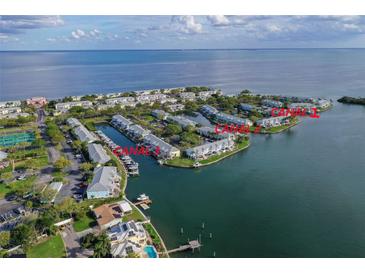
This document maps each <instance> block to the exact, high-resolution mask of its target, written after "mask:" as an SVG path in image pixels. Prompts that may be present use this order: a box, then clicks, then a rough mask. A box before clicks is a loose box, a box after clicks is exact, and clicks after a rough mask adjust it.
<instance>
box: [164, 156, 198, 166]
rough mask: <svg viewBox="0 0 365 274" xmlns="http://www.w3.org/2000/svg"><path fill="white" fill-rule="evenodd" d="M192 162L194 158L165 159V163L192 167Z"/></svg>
mask: <svg viewBox="0 0 365 274" xmlns="http://www.w3.org/2000/svg"><path fill="white" fill-rule="evenodd" d="M194 163H195V160H192V159H189V158H174V159H171V160H167V161H166V164H167V165H172V166H180V167H192V166H193V164H194Z"/></svg>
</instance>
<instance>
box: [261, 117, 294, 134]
mask: <svg viewBox="0 0 365 274" xmlns="http://www.w3.org/2000/svg"><path fill="white" fill-rule="evenodd" d="M298 122H299V120H298V119H297V118H296V119H294V120H293V121H292V122H291V123H290V124H289V125H283V126H278V127H272V128H269V129H267V130H262V131H261V133H279V132H282V131H284V130H286V129H288V128H291V127H293V126H295V125H296V124H297V123H298Z"/></svg>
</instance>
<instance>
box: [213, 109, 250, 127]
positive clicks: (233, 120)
mask: <svg viewBox="0 0 365 274" xmlns="http://www.w3.org/2000/svg"><path fill="white" fill-rule="evenodd" d="M215 118H216V119H217V120H218V122H221V123H227V124H234V125H239V126H241V125H249V126H252V124H253V123H252V121H250V120H249V119H243V118H239V117H236V116H233V115H230V114H226V113H223V112H219V113H217V114H215Z"/></svg>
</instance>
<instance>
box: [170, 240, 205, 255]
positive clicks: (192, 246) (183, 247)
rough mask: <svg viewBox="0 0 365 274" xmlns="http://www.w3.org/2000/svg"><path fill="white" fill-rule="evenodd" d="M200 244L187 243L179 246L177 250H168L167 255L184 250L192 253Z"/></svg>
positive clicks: (195, 242)
mask: <svg viewBox="0 0 365 274" xmlns="http://www.w3.org/2000/svg"><path fill="white" fill-rule="evenodd" d="M201 246H202V245H201V243H200V242H199V241H198V240H193V241H189V242H188V243H187V244H186V245H181V246H179V247H178V248H174V249H171V250H168V251H167V253H168V254H171V253H175V252H182V251H185V250H192V251H193V252H194V250H195V249H197V248H198V249H199V248H200V247H201Z"/></svg>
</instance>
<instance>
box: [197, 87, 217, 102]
mask: <svg viewBox="0 0 365 274" xmlns="http://www.w3.org/2000/svg"><path fill="white" fill-rule="evenodd" d="M217 93H218V91H217V90H209V91H200V92H198V95H197V98H198V99H201V100H204V101H205V100H207V99H208V98H209V97H212V95H214V94H217Z"/></svg>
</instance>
